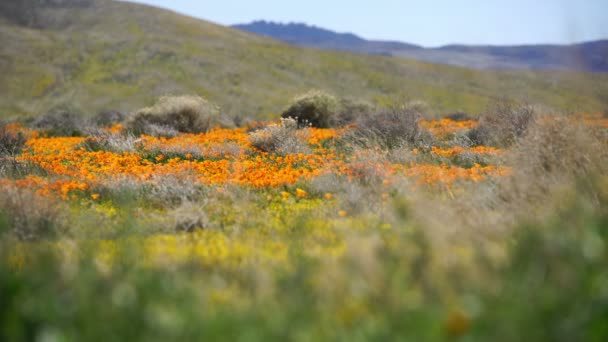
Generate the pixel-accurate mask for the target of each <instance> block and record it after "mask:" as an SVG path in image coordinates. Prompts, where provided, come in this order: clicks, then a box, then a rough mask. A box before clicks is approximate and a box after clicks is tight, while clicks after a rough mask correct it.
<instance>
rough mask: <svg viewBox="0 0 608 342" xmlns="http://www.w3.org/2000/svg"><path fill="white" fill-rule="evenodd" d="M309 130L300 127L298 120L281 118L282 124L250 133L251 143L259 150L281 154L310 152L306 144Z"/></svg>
mask: <svg viewBox="0 0 608 342" xmlns="http://www.w3.org/2000/svg"><path fill="white" fill-rule="evenodd" d="M307 135H308V130H307V129H306V128H300V129H299V128H298V120H296V119H293V118H284V119H281V123H280V124H272V125H269V126H266V127H264V128H262V129H259V130H257V131H254V132H251V133H250V134H249V141H250V142H251V145H252V146H253V147H255V148H257V149H258V150H261V151H264V152H270V153H278V154H281V155H286V154H293V153H308V152H310V149H309V147H308V146H307V144H306V137H307Z"/></svg>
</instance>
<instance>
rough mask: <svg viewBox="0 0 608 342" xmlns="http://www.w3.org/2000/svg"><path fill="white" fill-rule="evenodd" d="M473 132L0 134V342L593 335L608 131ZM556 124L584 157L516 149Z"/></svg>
mask: <svg viewBox="0 0 608 342" xmlns="http://www.w3.org/2000/svg"><path fill="white" fill-rule="evenodd" d="M543 122H544V123H543ZM547 122H548V123H547ZM482 123H483V121H479V122H478V121H477V120H464V121H455V120H452V119H448V118H445V119H440V120H421V121H419V122H418V124H419V125H420V129H421V130H423V132H425V134H427V135H425V137H426V138H425V139H426V140H424V141H422V142H420V143H417V144H405V143H404V144H401V145H400V146H398V147H393V148H390V149H388V148H383V147H380V146H370V144H359V143H358V142H359V140H358V139H354V138H353V135H355V134H357V129H358V128H357V127H356V126H355V125H350V126H345V127H337V128H315V127H309V126H306V127H300V128H298V129H297V132H296V133H294V134H293V137H294V139H297V143H298V144H299V145H298V149H297V151H295V150H294V152H293V153H286V152H285V150H281V151H280V152H278V151H264V150H261V149H259V148H258V147H256V145H255V144H254V143H253V141H254V139H257V138H259V135H260V134H270V133H266V132H270V131H260V129H261V128H263V127H267V126H268V125H275V127H277V128H276V129H282V128H281V127H282V126H281V124H280V123H255V124H251V125H249V126H245V127H240V128H220V127H218V128H214V129H211V130H209V131H207V132H205V133H198V134H195V133H179V134H177V135H175V136H148V135H141V136H133V135H131V134H129V133H128V131H127V129H126V128H124V127H123V125H122V124H116V125H114V126H108V127H103V128H98V129H96V130H91V131H90V133H89V134H87V135H83V136H77V137H64V136H51V135H48V134H45V132H43V131H38V130H36V129H33V128H29V127H27V126H26V125H24V124H20V123H10V124H6V125H4V126H3V128H2V132H3V133H2V134H4V135H5V136H10V137H20V138H21V139H22V140H23V146H22V147H21V150H20V151H19V153H15V154H11V155H8V154H7V156H6V157H1V156H0V158H2V159H1V160H2V163H3V164H2V165H3V167H2V169H1V170H2V173H0V195H1V196H2V200H0V228H1V229H0V233H2V240H1V244H0V257H1V258H2V262H1V263H0V264H1V266H0V279H2V280H0V299H1V300H0V303H2V306H3V307H4V309H2V312H1V313H0V328H2V329H0V330H2V333H0V339H3V340H4V339H6V340H30V339H42V340H58V341H59V340H88V339H98V338H99V337H101V336H106V337H107V338H110V339H112V338H118V339H125V338H127V337H128V336H131V337H133V338H137V339H144V340H166V339H170V340H173V339H178V340H184V339H185V340H189V339H203V338H213V339H239V340H241V339H242V340H268V339H277V340H284V339H289V340H317V339H321V340H336V339H338V340H339V339H352V338H354V339H356V340H368V339H392V338H394V337H401V338H408V337H409V338H414V339H417V340H420V339H422V340H443V339H451V338H453V339H463V340H471V339H474V340H477V339H480V340H483V339H486V338H489V337H490V336H494V337H496V336H499V337H498V339H499V340H518V339H522V338H530V339H532V340H538V339H541V340H542V339H556V340H579V339H583V340H597V341H600V340H602V339H603V338H604V337H607V334H606V329H605V323H606V322H608V306H607V305H606V303H607V301H606V300H608V292H606V288H608V287H607V286H608V278H606V276H605V273H604V272H600V271H599V270H600V269H601V265H602V264H603V265H605V264H604V263H605V262H606V261H607V260H608V233H607V231H606V227H607V226H608V215H607V214H608V210H607V209H608V208H607V207H606V204H607V203H608V178H606V173H604V171H606V168H607V163H606V162H607V159H606V148H607V146H608V140H607V139H606V137H607V135H606V132H607V130H606V127H607V125H606V119H605V118H604V117H603V116H601V115H578V116H574V117H572V118H567V119H560V118H549V119H546V118H538V119H536V120H535V123H532V124H531V125H533V126H532V128H529V129H528V133H526V134H525V135H523V136H522V137H521V138H519V140H518V141H517V142H516V143H515V144H513V145H511V146H507V147H500V148H499V147H497V146H484V145H476V144H474V143H471V142H470V141H469V140H466V139H467V138H466V137H467V134H468V133H469V132H471V130H473V129H475V128H476V127H478V126H479V125H482ZM556 125H557V126H559V127H566V128H567V129H565V130H564V132H567V135H565V138H564V139H562V140H560V142H559V143H556V144H555V146H560V148H561V149H560V150H558V151H557V152H555V153H564V151H570V148H572V149H573V150H576V149H578V151H579V152H580V154H581V156H582V157H581V158H578V156H571V155H565V154H560V155H559V156H558V158H556V160H557V159H559V160H560V165H559V166H556V167H550V166H547V165H546V164H547V160H551V159H546V160H545V161H542V160H541V161H539V160H527V159H525V158H523V159H522V158H521V157H518V156H520V155H521V154H522V153H525V155H526V156H532V155H534V154H533V153H531V152H528V150H527V149H530V148H535V146H537V144H539V143H547V144H552V142H549V141H538V139H540V138H538V137H545V135H542V134H541V133H542V132H544V131H545V130H547V129H549V128H547V127H545V126H550V127H554V126H556ZM294 132H295V131H294ZM539 132H541V133H539ZM256 134H257V135H258V136H257V137H254V135H256ZM534 134H536V135H534ZM266 138H271V137H266ZM534 139H536V140H534ZM529 141H532V142H533V143H532V142H529ZM563 146H566V147H563ZM598 151H599V152H598ZM543 153H546V152H543ZM571 159H572V160H573V161H572V162H570V160H571ZM569 163H570V164H569ZM570 165H572V167H570ZM538 168H541V169H542V170H544V171H543V172H544V177H541V178H538V179H531V177H533V176H532V175H533V174H534V172H532V171H530V170H533V171H535V170H537V169H538ZM524 184H531V185H524ZM558 195H559V196H561V197H560V198H561V199H562V201H558V202H556V201H555V200H554V199H555V198H556V197H555V196H558ZM540 274H542V277H541V278H539V277H540ZM566 290H567V292H565V291H566ZM28 298H29V299H28ZM563 310H566V311H565V312H566V313H568V315H562V314H563V313H564V311H563ZM98 320H103V324H102V326H106V327H107V329H105V328H103V327H102V326H100V325H99V322H97V323H96V321H98Z"/></svg>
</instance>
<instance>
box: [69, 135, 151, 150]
mask: <svg viewBox="0 0 608 342" xmlns="http://www.w3.org/2000/svg"><path fill="white" fill-rule="evenodd" d="M139 142H140V139H139V138H136V137H135V136H134V135H132V134H126V135H121V134H112V133H101V134H97V135H95V136H90V137H88V138H87V139H86V140H85V141H83V142H82V143H80V144H79V146H78V147H77V149H79V148H84V149H85V150H87V151H93V152H96V151H108V152H114V153H124V152H136V151H137V147H138V143H139Z"/></svg>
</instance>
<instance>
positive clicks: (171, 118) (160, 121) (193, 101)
mask: <svg viewBox="0 0 608 342" xmlns="http://www.w3.org/2000/svg"><path fill="white" fill-rule="evenodd" d="M219 124H220V115H219V108H218V107H217V106H216V105H214V104H212V103H211V102H209V101H207V100H205V99H204V98H202V97H200V96H190V95H182V96H163V97H161V98H160V99H159V100H158V101H157V102H156V104H154V105H153V106H152V107H147V108H142V109H140V110H138V111H137V112H136V113H135V114H134V115H133V116H132V117H131V118H130V119H129V120H128V122H127V124H126V130H127V131H128V132H131V133H133V134H136V135H140V134H147V135H153V136H171V135H175V134H177V132H185V133H201V132H206V131H208V130H209V129H211V128H213V127H214V126H217V125H219Z"/></svg>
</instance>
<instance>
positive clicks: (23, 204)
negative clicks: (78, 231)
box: [0, 187, 64, 240]
mask: <svg viewBox="0 0 608 342" xmlns="http://www.w3.org/2000/svg"><path fill="white" fill-rule="evenodd" d="M0 192H2V194H3V196H2V197H0V221H2V224H3V225H6V227H7V228H8V231H9V232H10V233H12V234H14V235H15V236H16V237H17V238H19V239H21V240H34V239H38V238H43V237H51V236H54V235H56V234H57V233H58V231H59V229H60V228H61V227H62V223H63V222H64V220H63V219H62V218H63V212H62V211H61V208H62V206H61V203H59V202H58V200H54V199H52V198H49V197H41V196H39V195H36V194H35V192H34V191H32V190H29V189H17V188H12V187H2V188H0Z"/></svg>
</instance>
